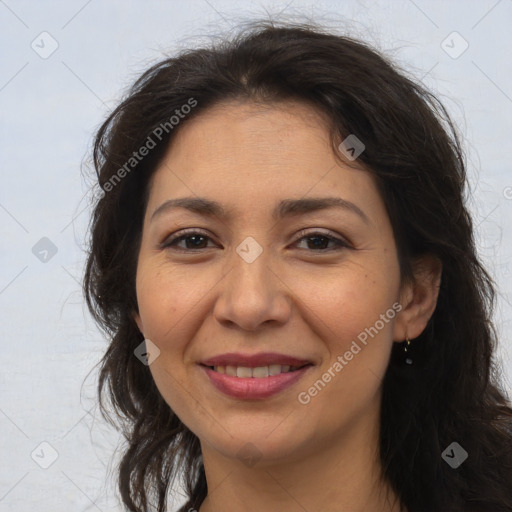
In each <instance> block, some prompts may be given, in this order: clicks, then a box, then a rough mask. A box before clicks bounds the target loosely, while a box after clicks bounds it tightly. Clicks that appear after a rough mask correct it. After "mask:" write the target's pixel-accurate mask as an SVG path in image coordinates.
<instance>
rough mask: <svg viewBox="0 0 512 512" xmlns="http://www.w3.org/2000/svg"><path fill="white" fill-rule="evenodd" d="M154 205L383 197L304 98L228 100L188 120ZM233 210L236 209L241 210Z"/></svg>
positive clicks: (165, 163) (157, 183)
mask: <svg viewBox="0 0 512 512" xmlns="http://www.w3.org/2000/svg"><path fill="white" fill-rule="evenodd" d="M150 191H151V193H150V204H152V205H153V206H157V205H158V204H160V203H162V202H163V201H166V200H168V199H171V198H177V197H182V196H193V195H196V196H202V197H205V196H207V197H212V198H220V199H221V200H222V202H223V203H224V204H228V205H233V209H234V210H236V209H237V208H239V209H240V213H242V210H247V209H249V207H251V208H253V209H254V208H255V207H256V206H257V205H258V204H261V203H262V201H265V202H266V201H267V200H268V201H270V202H269V203H268V204H269V205H270V204H272V205H274V204H276V203H277V202H278V200H279V199H282V198H283V197H286V198H290V197H302V196H305V195H313V196H316V197H318V196H322V195H323V196H326V195H328V196H333V195H334V196H336V195H337V196H341V197H343V198H345V199H347V200H350V198H353V199H356V198H358V197H359V199H361V193H363V194H364V195H365V202H368V201H370V202H373V203H375V202H376V201H378V193H377V190H376V187H375V184H374V180H373V177H372V175H371V174H370V173H369V172H367V171H365V170H364V169H362V168H357V167H355V166H354V165H353V163H351V166H350V167H349V166H347V165H344V164H343V163H342V161H341V160H339V159H337V158H336V157H335V155H334V153H333V149H332V144H331V141H330V131H329V121H328V120H327V119H326V117H325V116H324V115H323V114H322V113H319V112H318V111H316V110H315V109H314V108H313V107H311V106H309V105H306V104H303V103H297V102H284V103H279V104H272V105H262V104H256V103H242V102H229V103H223V104H220V105H216V106H215V107H212V108H210V109H208V110H207V111H205V112H202V113H201V114H199V115H198V116H197V117H196V118H194V119H191V120H189V121H187V122H185V123H184V124H183V125H182V126H181V127H180V129H179V130H178V131H177V133H176V135H175V137H174V139H173V140H172V143H171V144H170V146H169V148H168V151H167V153H166V155H165V156H164V159H163V160H162V162H161V163H160V165H159V167H158V169H157V170H156V172H155V173H154V175H153V178H152V182H151V189H150ZM234 210H233V211H234Z"/></svg>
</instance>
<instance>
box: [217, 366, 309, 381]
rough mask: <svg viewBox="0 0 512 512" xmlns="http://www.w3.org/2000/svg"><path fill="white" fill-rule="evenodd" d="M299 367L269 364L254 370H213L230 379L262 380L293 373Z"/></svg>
mask: <svg viewBox="0 0 512 512" xmlns="http://www.w3.org/2000/svg"><path fill="white" fill-rule="evenodd" d="M298 368H300V366H290V365H289V364H283V365H281V364H271V365H269V366H258V367H256V368H248V367H247V366H214V368H213V369H214V370H215V371H216V372H218V373H225V374H226V375H229V376H230V377H240V378H248V377H254V378H257V379H262V378H265V377H271V376H273V375H279V374H280V373H288V372H290V371H295V370H297V369H298Z"/></svg>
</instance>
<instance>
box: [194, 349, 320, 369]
mask: <svg viewBox="0 0 512 512" xmlns="http://www.w3.org/2000/svg"><path fill="white" fill-rule="evenodd" d="M201 364H203V365H205V366H243V367H246V368H257V367H258V366H269V365H271V364H280V365H290V366H304V365H307V364H312V363H311V361H307V360H305V359H299V358H297V357H294V356H288V355H286V354H277V353H275V352H260V353H259V354H242V353H239V352H230V353H229V354H220V355H218V356H214V357H211V358H210V359H205V360H204V361H201Z"/></svg>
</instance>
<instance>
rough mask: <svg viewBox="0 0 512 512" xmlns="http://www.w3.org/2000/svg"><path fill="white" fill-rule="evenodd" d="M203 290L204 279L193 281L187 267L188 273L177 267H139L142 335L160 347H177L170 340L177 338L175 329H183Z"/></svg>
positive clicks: (176, 339) (206, 288)
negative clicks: (202, 280) (185, 320)
mask: <svg viewBox="0 0 512 512" xmlns="http://www.w3.org/2000/svg"><path fill="white" fill-rule="evenodd" d="M206 290H208V287H206V286H205V284H204V282H202V283H199V282H197V283H196V282H194V279H193V277H191V273H190V271H189V272H188V275H187V273H186V272H185V271H184V270H183V269H181V268H179V267H174V268H171V267H170V266H165V265H162V266H161V267H160V268H151V267H149V266H146V267H142V268H139V271H138V273H137V301H138V305H139V313H140V317H141V320H142V324H143V326H144V335H145V336H146V337H147V338H149V339H151V340H152V341H154V342H155V343H157V344H159V346H160V345H162V346H161V347H160V348H161V349H166V348H176V347H177V345H176V343H170V342H171V340H174V341H179V340H178V338H177V332H176V331H178V330H179V332H180V333H181V332H182V329H183V324H184V319H185V318H186V316H187V314H189V313H190V312H191V310H192V309H193V308H194V305H196V304H198V303H200V300H201V298H202V297H204V295H205V293H206ZM180 337H182V336H181V334H180Z"/></svg>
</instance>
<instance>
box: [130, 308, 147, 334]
mask: <svg viewBox="0 0 512 512" xmlns="http://www.w3.org/2000/svg"><path fill="white" fill-rule="evenodd" d="M132 317H133V319H134V320H135V323H136V324H137V327H138V328H139V331H140V332H141V333H142V334H144V327H143V326H142V320H141V319H140V315H139V313H137V312H136V311H134V312H133V313H132Z"/></svg>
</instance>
